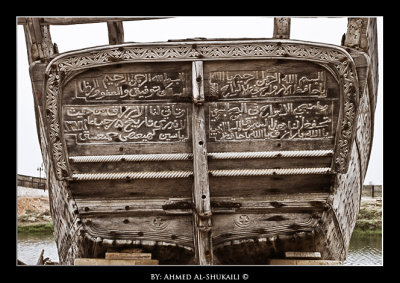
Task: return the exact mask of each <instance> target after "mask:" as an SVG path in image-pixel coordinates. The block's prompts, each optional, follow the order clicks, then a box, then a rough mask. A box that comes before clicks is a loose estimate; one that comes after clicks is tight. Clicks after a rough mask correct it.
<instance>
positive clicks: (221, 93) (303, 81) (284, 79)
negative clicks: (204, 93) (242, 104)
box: [209, 70, 327, 99]
mask: <svg viewBox="0 0 400 283" xmlns="http://www.w3.org/2000/svg"><path fill="white" fill-rule="evenodd" d="M209 85H210V93H209V95H210V96H214V97H218V98H221V99H224V98H263V97H287V96H319V97H326V95H327V87H326V71H319V72H315V73H312V74H310V75H302V74H298V73H294V72H292V73H282V72H273V73H272V72H269V71H268V70H265V71H218V72H210V77H209Z"/></svg>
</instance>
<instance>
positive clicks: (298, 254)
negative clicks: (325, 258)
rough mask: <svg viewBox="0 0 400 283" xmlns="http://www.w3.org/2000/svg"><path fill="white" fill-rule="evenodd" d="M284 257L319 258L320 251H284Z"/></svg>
mask: <svg viewBox="0 0 400 283" xmlns="http://www.w3.org/2000/svg"><path fill="white" fill-rule="evenodd" d="M285 257H286V258H321V253H320V252H285Z"/></svg>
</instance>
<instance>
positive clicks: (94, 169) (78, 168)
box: [71, 160, 193, 174]
mask: <svg viewBox="0 0 400 283" xmlns="http://www.w3.org/2000/svg"><path fill="white" fill-rule="evenodd" d="M71 169H72V173H73V174H77V173H98V172H112V173H114V172H146V171H149V172H152V171H174V170H185V171H186V170H189V171H192V170H193V161H191V160H188V161H149V162H144V161H139V162H138V161H133V162H130V161H121V162H87V163H71Z"/></svg>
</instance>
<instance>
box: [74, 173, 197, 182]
mask: <svg viewBox="0 0 400 283" xmlns="http://www.w3.org/2000/svg"><path fill="white" fill-rule="evenodd" d="M191 175H193V172H192V171H159V172H122V173H87V174H73V175H72V178H73V179H75V180H78V181H84V180H122V179H172V178H187V177H189V176H191Z"/></svg>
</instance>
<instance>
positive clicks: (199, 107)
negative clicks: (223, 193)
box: [192, 61, 213, 265]
mask: <svg viewBox="0 0 400 283" xmlns="http://www.w3.org/2000/svg"><path fill="white" fill-rule="evenodd" d="M192 70H193V72H192V78H193V101H194V102H195V103H194V104H193V117H192V131H193V172H194V184H193V194H192V197H193V203H194V209H193V211H194V213H193V215H194V225H193V232H194V247H195V260H196V262H198V264H200V265H212V262H213V252H212V241H211V232H212V231H211V205H210V189H209V178H208V162H207V143H206V129H205V114H204V106H203V104H202V102H203V101H204V82H203V62H202V61H194V62H193V65H192Z"/></svg>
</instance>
